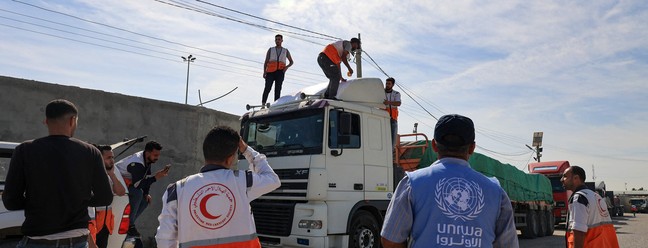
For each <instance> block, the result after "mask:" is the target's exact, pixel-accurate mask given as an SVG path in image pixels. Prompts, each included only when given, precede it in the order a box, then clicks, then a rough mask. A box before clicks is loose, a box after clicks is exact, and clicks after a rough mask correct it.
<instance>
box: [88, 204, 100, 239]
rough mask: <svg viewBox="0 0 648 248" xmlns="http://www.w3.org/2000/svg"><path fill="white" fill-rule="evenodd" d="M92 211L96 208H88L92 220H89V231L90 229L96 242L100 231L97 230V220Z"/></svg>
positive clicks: (91, 235)
mask: <svg viewBox="0 0 648 248" xmlns="http://www.w3.org/2000/svg"><path fill="white" fill-rule="evenodd" d="M92 211H94V208H88V215H89V216H90V221H88V231H90V237H91V238H92V241H94V242H96V240H97V233H98V232H99V231H98V230H97V220H96V219H95V216H92Z"/></svg>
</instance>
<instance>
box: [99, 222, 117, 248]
mask: <svg viewBox="0 0 648 248" xmlns="http://www.w3.org/2000/svg"><path fill="white" fill-rule="evenodd" d="M115 231H117V230H115ZM109 234H110V233H108V227H107V226H106V225H105V224H104V226H103V228H101V231H99V232H98V233H97V240H96V243H97V247H99V248H106V247H108V235H109Z"/></svg>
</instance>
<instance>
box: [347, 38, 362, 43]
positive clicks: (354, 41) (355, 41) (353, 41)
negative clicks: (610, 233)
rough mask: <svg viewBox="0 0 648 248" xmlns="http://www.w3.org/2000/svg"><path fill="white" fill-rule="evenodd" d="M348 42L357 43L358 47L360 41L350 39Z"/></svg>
mask: <svg viewBox="0 0 648 248" xmlns="http://www.w3.org/2000/svg"><path fill="white" fill-rule="evenodd" d="M349 42H351V43H357V44H358V45H360V39H358V38H351V40H350V41H349Z"/></svg>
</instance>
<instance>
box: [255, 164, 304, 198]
mask: <svg viewBox="0 0 648 248" xmlns="http://www.w3.org/2000/svg"><path fill="white" fill-rule="evenodd" d="M274 171H275V173H277V175H278V176H279V179H280V180H281V186H280V187H279V188H278V189H276V190H274V191H272V192H270V193H268V194H266V195H265V196H263V197H262V198H264V199H290V200H305V199H306V191H307V189H308V169H278V170H274Z"/></svg>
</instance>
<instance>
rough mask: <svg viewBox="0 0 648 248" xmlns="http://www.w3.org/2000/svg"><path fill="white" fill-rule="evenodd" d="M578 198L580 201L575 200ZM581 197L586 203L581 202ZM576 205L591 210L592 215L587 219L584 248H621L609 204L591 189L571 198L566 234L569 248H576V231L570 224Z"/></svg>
mask: <svg viewBox="0 0 648 248" xmlns="http://www.w3.org/2000/svg"><path fill="white" fill-rule="evenodd" d="M576 196H578V197H579V200H578V201H576V200H574V199H575V198H576ZM580 197H584V198H585V199H586V201H584V202H585V203H582V202H581V201H580ZM576 205H582V206H585V207H586V208H587V209H589V213H590V214H589V216H588V219H587V233H585V242H584V247H596V248H619V240H618V239H617V236H616V231H615V229H614V225H612V219H610V213H609V212H608V210H607V204H606V203H605V201H604V200H603V199H602V198H601V196H600V195H599V194H597V193H595V192H593V191H592V190H589V189H581V190H577V191H576V192H574V193H573V194H572V196H571V197H570V198H569V212H568V214H567V216H568V217H567V232H566V233H565V239H566V245H567V247H568V248H571V247H574V230H573V229H571V228H572V227H571V226H570V222H571V221H572V216H571V213H572V212H571V211H572V209H573V208H574V207H576ZM582 211H584V210H582Z"/></svg>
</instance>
